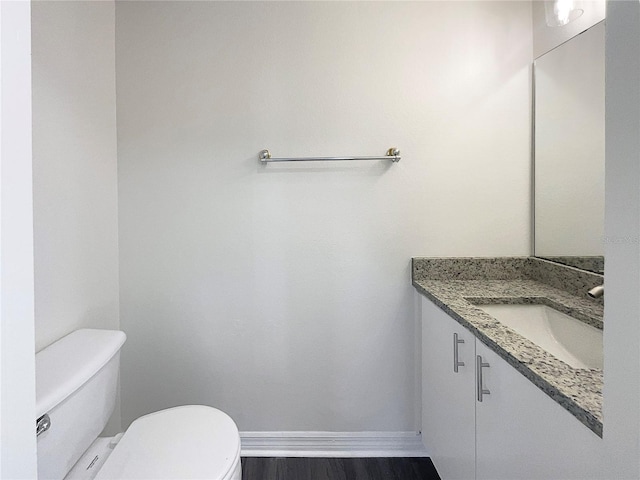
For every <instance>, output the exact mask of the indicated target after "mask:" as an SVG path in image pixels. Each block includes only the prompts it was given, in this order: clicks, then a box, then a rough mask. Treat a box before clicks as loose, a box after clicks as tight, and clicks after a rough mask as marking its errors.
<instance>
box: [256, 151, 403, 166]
mask: <svg viewBox="0 0 640 480" xmlns="http://www.w3.org/2000/svg"><path fill="white" fill-rule="evenodd" d="M258 158H259V159H260V161H261V162H262V163H268V162H316V161H321V162H325V161H329V162H333V161H339V160H391V161H392V162H394V163H396V162H399V161H400V150H398V149H397V148H390V149H389V150H387V153H386V154H385V155H384V156H380V157H288V158H273V157H272V156H271V152H269V150H266V149H265V150H261V151H260V153H259V154H258Z"/></svg>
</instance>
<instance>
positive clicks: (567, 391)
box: [412, 257, 604, 437]
mask: <svg viewBox="0 0 640 480" xmlns="http://www.w3.org/2000/svg"><path fill="white" fill-rule="evenodd" d="M412 275H413V285H414V286H415V288H416V289H417V290H418V291H419V292H420V293H422V294H424V295H425V296H426V297H428V298H429V299H430V300H432V301H433V302H434V303H435V304H436V305H438V306H439V307H440V308H441V309H442V310H444V311H445V312H446V313H447V314H449V315H450V316H451V317H452V318H454V319H455V320H456V321H458V322H459V323H460V324H461V325H462V326H464V327H465V328H467V329H468V330H469V331H471V332H472V333H473V334H474V335H475V336H476V338H477V339H479V340H480V341H481V342H482V343H484V344H485V345H487V346H488V347H489V348H491V349H492V350H493V351H495V352H496V353H497V354H498V355H499V356H501V357H502V358H504V359H505V360H506V361H507V362H508V363H509V364H511V365H512V366H513V367H514V368H515V369H516V370H518V371H519V372H520V373H522V374H523V375H524V376H525V377H527V378H528V379H529V380H530V381H531V382H533V383H534V384H535V385H536V386H537V387H539V388H540V389H541V390H542V391H544V392H545V393H546V394H547V395H549V396H550V397H551V398H553V399H554V400H555V401H556V402H557V403H559V404H560V405H561V406H562V407H564V408H565V409H566V410H568V411H569V412H570V413H571V414H572V415H574V416H575V417H576V418H577V419H578V420H580V421H581V422H582V423H583V424H584V425H586V426H587V427H589V428H590V429H591V430H592V431H593V432H595V433H596V434H597V435H599V436H600V437H602V383H603V372H602V370H599V369H579V368H573V367H571V366H569V365H567V364H566V363H564V362H563V361H561V360H559V359H557V358H556V357H554V356H553V355H551V354H549V353H547V352H546V351H545V350H543V349H542V348H540V347H538V346H537V345H535V344H534V343H533V342H531V341H529V340H527V339H526V338H524V337H522V336H521V335H519V334H518V333H516V332H514V331H513V330H511V329H510V328H508V327H506V326H505V325H503V324H501V323H500V322H498V321H497V320H496V319H495V318H493V317H492V316H490V315H489V314H488V313H486V312H484V311H483V310H481V309H480V308H478V307H476V306H475V305H474V304H477V305H481V304H490V303H511V304H516V303H517V304H522V303H529V304H531V303H536V304H545V305H548V306H550V307H553V308H555V309H557V310H560V311H563V312H565V313H567V314H569V315H571V316H572V317H574V318H577V319H579V320H582V321H583V322H585V323H587V324H589V325H592V326H595V327H596V328H603V323H602V314H603V309H604V306H603V301H602V299H598V300H592V299H589V298H588V297H587V296H586V294H585V293H586V291H587V290H589V289H590V288H592V287H594V286H596V285H600V284H602V283H603V277H602V276H601V275H598V274H594V273H591V272H584V271H582V270H578V269H576V268H572V267H566V266H560V265H558V264H554V263H553V262H549V261H546V260H541V259H538V258H533V257H505V258H502V257H501V258H414V259H413V265H412Z"/></svg>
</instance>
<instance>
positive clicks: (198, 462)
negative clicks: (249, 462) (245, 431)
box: [96, 405, 240, 480]
mask: <svg viewBox="0 0 640 480" xmlns="http://www.w3.org/2000/svg"><path fill="white" fill-rule="evenodd" d="M239 462H240V435H239V434H238V428H237V427H236V424H235V423H234V422H233V420H232V419H231V418H230V417H229V416H228V415H227V414H225V413H223V412H221V411H220V410H217V409H215V408H213V407H206V406H202V405H185V406H181V407H175V408H170V409H167V410H161V411H159V412H155V413H151V414H149V415H145V416H143V417H140V418H138V419H137V420H136V421H134V422H133V423H132V424H131V426H130V427H129V428H128V429H127V431H126V432H125V433H124V435H123V436H122V438H121V440H120V441H119V442H118V444H117V446H116V447H115V449H114V450H113V453H111V455H109V458H108V459H107V460H106V462H105V463H104V465H103V466H102V468H101V469H100V471H99V472H98V474H97V476H96V480H113V479H130V480H134V479H136V480H142V479H149V480H151V479H154V480H165V479H166V480H174V479H196V478H197V479H207V480H229V479H231V478H233V476H234V473H235V471H236V470H237V469H238V467H239Z"/></svg>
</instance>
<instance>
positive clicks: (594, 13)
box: [531, 0, 607, 58]
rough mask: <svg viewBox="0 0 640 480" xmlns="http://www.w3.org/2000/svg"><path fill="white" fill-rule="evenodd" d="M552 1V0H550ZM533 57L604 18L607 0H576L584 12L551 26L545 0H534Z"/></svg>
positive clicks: (577, 6) (575, 2)
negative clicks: (558, 25) (566, 21)
mask: <svg viewBox="0 0 640 480" xmlns="http://www.w3.org/2000/svg"><path fill="white" fill-rule="evenodd" d="M549 2H551V0H549ZM531 3H532V4H533V11H532V21H533V57H534V58H538V57H539V56H540V55H543V54H545V53H546V52H548V51H549V50H551V49H553V48H556V47H557V46H558V45H560V44H562V43H564V42H566V41H567V40H569V39H571V38H573V37H575V36H576V35H578V34H579V33H580V32H584V31H585V30H586V29H587V28H589V27H591V26H593V25H595V24H596V23H598V22H600V21H602V20H604V18H605V13H606V6H607V2H606V0H574V2H573V4H574V6H575V8H579V9H581V10H583V12H584V13H583V14H582V15H581V16H580V17H578V18H577V19H575V20H574V21H573V22H570V23H568V24H567V25H564V26H562V27H549V26H547V24H546V18H545V8H544V4H545V0H533V1H532V2H531Z"/></svg>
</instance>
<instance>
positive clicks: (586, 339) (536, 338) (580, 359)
mask: <svg viewBox="0 0 640 480" xmlns="http://www.w3.org/2000/svg"><path fill="white" fill-rule="evenodd" d="M476 306H477V307H478V308H480V309H482V310H484V311H485V312H487V313H488V314H489V315H491V316H492V317H493V318H495V319H496V320H498V321H499V322H500V323H502V324H503V325H506V326H507V327H509V328H510V329H512V330H514V331H516V332H517V333H519V334H520V335H522V336H523V337H525V338H527V339H529V340H531V341H532V342H533V343H535V344H536V345H538V346H539V347H540V348H542V349H544V350H546V351H547V352H549V353H550V354H551V355H553V356H555V357H556V358H558V359H560V360H562V361H563V362H565V363H567V364H569V365H570V366H572V367H574V368H600V369H601V368H602V364H603V358H602V330H599V329H597V328H595V327H592V326H590V325H587V324H585V323H583V322H581V321H580V320H576V319H575V318H573V317H570V316H569V315H566V314H564V313H562V312H559V311H558V310H555V309H553V308H551V307H548V306H546V305H505V304H501V305H476Z"/></svg>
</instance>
